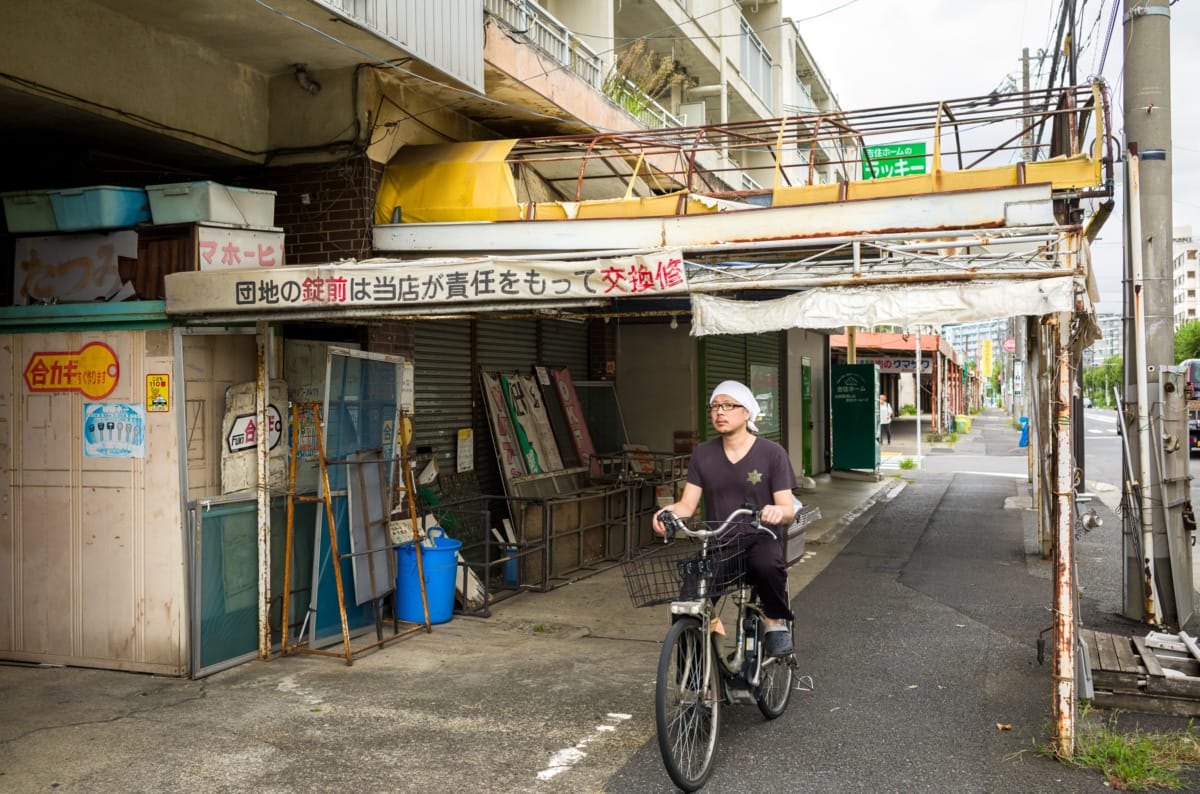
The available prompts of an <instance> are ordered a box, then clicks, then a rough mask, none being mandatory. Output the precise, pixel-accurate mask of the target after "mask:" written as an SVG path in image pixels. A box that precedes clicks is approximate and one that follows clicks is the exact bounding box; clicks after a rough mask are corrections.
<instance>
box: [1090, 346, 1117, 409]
mask: <svg viewBox="0 0 1200 794" xmlns="http://www.w3.org/2000/svg"><path fill="white" fill-rule="evenodd" d="M1124 374H1125V362H1124V360H1123V359H1122V358H1121V357H1120V356H1110V357H1109V358H1107V359H1105V361H1104V363H1103V364H1101V365H1100V366H1098V367H1089V368H1088V369H1087V370H1085V371H1084V373H1083V390H1084V393H1085V394H1087V395H1088V397H1090V398H1091V400H1092V404H1093V405H1096V406H1100V407H1103V408H1112V407H1114V406H1113V387H1114V386H1120V385H1121V379H1122V377H1123V376H1124Z"/></svg>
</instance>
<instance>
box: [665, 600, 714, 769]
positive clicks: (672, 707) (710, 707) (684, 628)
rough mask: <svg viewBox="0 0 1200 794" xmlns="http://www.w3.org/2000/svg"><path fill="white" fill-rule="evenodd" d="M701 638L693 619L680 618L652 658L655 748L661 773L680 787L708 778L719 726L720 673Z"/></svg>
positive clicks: (710, 647)
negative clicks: (655, 677)
mask: <svg viewBox="0 0 1200 794" xmlns="http://www.w3.org/2000/svg"><path fill="white" fill-rule="evenodd" d="M706 639H707V638H706V634H705V632H704V630H703V628H702V627H701V625H700V622H699V621H698V620H696V619H695V618H680V619H678V620H677V621H675V623H674V624H672V626H671V630H670V631H669V632H667V639H666V641H665V642H663V649H662V655H661V656H660V657H659V660H658V684H657V686H656V688H655V692H654V719H655V724H656V726H657V728H658V749H659V751H660V752H661V753H662V757H663V764H664V765H665V766H666V768H667V774H669V775H670V776H671V780H673V781H675V785H677V786H679V788H681V789H683V790H684V791H695V790H696V789H698V788H700V787H701V786H703V785H704V782H705V781H706V780H708V776H709V774H710V773H711V772H712V760H713V753H714V751H715V750H716V747H717V734H718V733H719V731H720V726H721V689H720V684H721V682H720V676H719V674H718V672H717V669H716V659H715V658H714V656H713V649H712V644H711V643H709V642H707V641H706Z"/></svg>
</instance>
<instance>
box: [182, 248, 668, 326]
mask: <svg viewBox="0 0 1200 794" xmlns="http://www.w3.org/2000/svg"><path fill="white" fill-rule="evenodd" d="M166 285H167V312H168V313H169V314H198V313H203V312H212V311H247V312H260V311H272V310H281V309H318V310H322V309H338V308H349V307H372V306H375V307H385V306H386V307H389V308H409V307H418V306H426V305H432V304H442V305H446V304H451V305H453V304H470V303H477V302H503V301H539V300H575V299H592V298H594V299H611V298H629V297H655V296H658V295H668V294H683V293H686V292H687V279H686V277H685V272H684V263H683V257H682V254H681V253H680V251H679V250H678V249H673V250H669V251H664V252H662V253H657V254H646V255H635V256H620V257H611V258H603V259H590V260H584V261H573V262H567V261H545V260H533V259H520V258H515V257H513V258H508V257H480V258H478V259H463V260H442V261H439V262H438V263H436V264H408V263H402V262H389V263H383V264H380V263H376V262H362V263H357V262H355V263H343V264H338V265H317V266H312V267H282V268H270V269H267V270H261V271H254V272H247V271H236V270H235V271H219V270H218V271H207V272H200V273H197V272H190V273H172V274H171V275H169V276H167V278H166Z"/></svg>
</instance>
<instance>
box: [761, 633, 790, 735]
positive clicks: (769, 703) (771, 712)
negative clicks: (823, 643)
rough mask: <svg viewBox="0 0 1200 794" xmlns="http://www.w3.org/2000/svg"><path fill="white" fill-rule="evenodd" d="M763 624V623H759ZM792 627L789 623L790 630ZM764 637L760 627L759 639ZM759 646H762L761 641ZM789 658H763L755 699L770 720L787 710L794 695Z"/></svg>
mask: <svg viewBox="0 0 1200 794" xmlns="http://www.w3.org/2000/svg"><path fill="white" fill-rule="evenodd" d="M759 626H760V627H761V626H762V623H761V622H760V623H759ZM791 630H792V627H791V624H790V623H789V625H788V631H791ZM761 639H762V629H761V628H760V629H759V640H760V641H761ZM759 647H762V645H761V642H760V644H759ZM789 661H790V660H789V659H787V658H784V657H778V658H774V659H763V664H762V672H761V673H760V674H759V679H758V690H757V691H755V693H754V699H755V700H756V701H757V702H758V710H759V711H761V712H762V714H763V716H764V717H766V718H767V719H769V720H773V719H775V718H776V717H779V716H780V715H782V714H783V712H785V711H787V707H788V701H789V700H791V697H792V666H791V664H789Z"/></svg>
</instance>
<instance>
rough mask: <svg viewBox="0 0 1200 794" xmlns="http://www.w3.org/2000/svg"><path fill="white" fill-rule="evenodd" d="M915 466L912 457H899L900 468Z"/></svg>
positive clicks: (912, 467)
mask: <svg viewBox="0 0 1200 794" xmlns="http://www.w3.org/2000/svg"><path fill="white" fill-rule="evenodd" d="M916 466H917V462H916V461H915V460H913V459H912V458H901V459H900V468H902V469H914V468H916Z"/></svg>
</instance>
